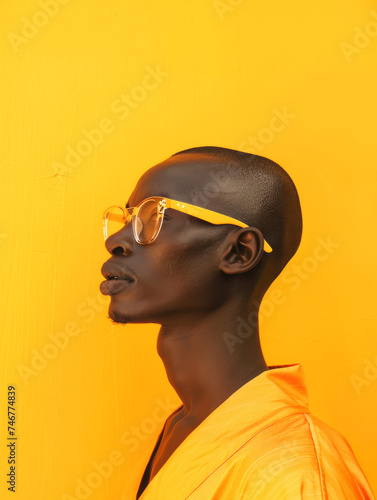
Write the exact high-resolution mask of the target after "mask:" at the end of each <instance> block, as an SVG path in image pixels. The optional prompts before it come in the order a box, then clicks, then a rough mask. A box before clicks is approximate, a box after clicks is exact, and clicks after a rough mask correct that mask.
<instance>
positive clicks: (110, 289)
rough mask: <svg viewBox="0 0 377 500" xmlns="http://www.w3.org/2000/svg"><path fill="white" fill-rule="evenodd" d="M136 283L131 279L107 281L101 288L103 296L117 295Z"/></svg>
mask: <svg viewBox="0 0 377 500" xmlns="http://www.w3.org/2000/svg"><path fill="white" fill-rule="evenodd" d="M133 283H135V282H134V281H133V280H132V281H131V280H129V279H107V280H106V281H102V283H101V284H100V286H99V288H100V291H101V293H102V294H103V295H115V294H116V293H119V292H121V291H123V290H124V289H125V288H127V287H129V286H130V285H132V284H133Z"/></svg>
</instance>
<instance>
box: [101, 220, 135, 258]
mask: <svg viewBox="0 0 377 500" xmlns="http://www.w3.org/2000/svg"><path fill="white" fill-rule="evenodd" d="M135 244H137V243H136V241H135V238H134V237H133V234H132V228H131V224H127V225H126V226H124V227H122V229H121V230H120V231H117V232H116V233H114V234H111V235H110V236H109V237H108V238H107V239H106V240H105V247H106V250H107V251H108V252H109V253H110V254H111V255H130V254H132V253H133V251H134V246H135Z"/></svg>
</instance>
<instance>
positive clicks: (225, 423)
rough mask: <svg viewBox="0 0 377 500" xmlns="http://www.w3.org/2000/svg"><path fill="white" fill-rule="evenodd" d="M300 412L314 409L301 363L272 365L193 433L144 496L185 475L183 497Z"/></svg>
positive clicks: (178, 484) (219, 407)
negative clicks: (254, 440) (250, 442)
mask: <svg viewBox="0 0 377 500" xmlns="http://www.w3.org/2000/svg"><path fill="white" fill-rule="evenodd" d="M181 406H182V405H181ZM179 408H180V407H179ZM179 408H177V410H178V409H179ZM177 410H175V411H177ZM297 413H310V410H309V408H308V393H307V388H306V381H305V376H304V372H303V368H302V366H301V364H300V363H296V364H291V365H272V366H268V370H265V371H263V372H262V373H260V374H259V375H257V376H256V377H254V378H253V379H251V380H249V381H248V382H246V383H245V384H244V385H243V386H241V387H240V388H239V389H237V391H235V392H234V393H233V394H231V396H229V397H228V398H227V399H226V400H225V401H224V402H223V403H221V404H220V405H219V406H218V407H217V408H216V409H215V410H214V411H213V412H212V413H210V414H209V415H208V416H207V417H206V418H205V419H204V420H203V421H202V422H201V423H200V424H199V425H198V427H196V428H195V429H194V430H193V431H192V432H191V434H189V435H188V436H187V438H186V439H185V440H184V441H183V442H182V443H181V444H180V446H178V448H177V449H176V450H175V451H174V453H173V454H172V455H171V456H170V457H169V459H168V460H167V461H166V463H165V464H164V466H163V467H162V468H161V469H160V470H159V471H158V472H157V474H156V475H155V476H154V477H153V478H152V481H151V482H150V483H149V485H148V486H147V488H146V489H145V491H144V493H143V495H142V496H141V498H140V500H143V499H144V498H146V499H147V498H148V499H149V498H157V496H153V495H154V494H156V495H157V493H158V492H159V491H160V489H159V488H160V487H161V486H162V485H163V484H164V482H165V481H168V483H169V484H170V483H171V478H172V477H175V478H179V477H180V478H181V479H182V481H181V480H180V481H177V494H178V496H179V494H182V489H181V488H182V487H183V485H184V490H185V492H188V491H190V488H194V487H195V485H196V484H197V483H198V481H199V482H200V480H204V479H205V478H206V477H207V476H208V475H209V474H211V472H212V471H213V470H214V469H216V467H218V466H220V465H221V464H222V463H223V462H224V461H225V460H227V458H229V456H230V455H232V454H233V453H235V452H236V451H237V450H238V449H239V448H240V447H242V446H243V445H244V444H245V443H246V442H247V441H248V440H250V439H252V437H253V436H255V435H256V434H257V433H258V432H260V431H261V430H262V429H264V428H265V427H268V426H269V425H271V424H272V423H274V422H276V421H277V420H280V419H282V418H285V417H288V416H290V415H293V414H297ZM187 464H190V466H189V469H190V470H193V468H196V467H197V468H198V470H200V473H199V476H200V477H198V475H197V474H195V475H192V474H187ZM169 478H170V480H169ZM192 481H194V483H191V482H192ZM144 494H145V496H144ZM150 495H151V496H150Z"/></svg>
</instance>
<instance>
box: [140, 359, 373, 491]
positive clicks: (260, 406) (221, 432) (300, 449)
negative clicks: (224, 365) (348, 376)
mask: <svg viewBox="0 0 377 500" xmlns="http://www.w3.org/2000/svg"><path fill="white" fill-rule="evenodd" d="M269 368H270V369H269V370H266V371H264V372H262V373H261V374H259V375H258V376H257V377H255V378H253V379H252V380H250V381H249V382H247V383H246V384H244V385H243V386H242V387H240V388H239V389H238V390H237V391H236V392H234V393H233V394H232V395H231V396H230V397H229V398H228V399H226V400H225V401H224V402H223V403H222V404H221V405H220V406H218V407H217V408H216V409H215V410H214V411H213V412H212V413H211V414H210V415H208V417H207V418H206V419H205V420H203V422H201V423H200V425H199V426H198V427H197V428H196V429H194V431H193V432H191V434H190V435H189V436H188V437H187V438H186V439H185V440H184V441H183V442H182V443H181V444H180V446H179V447H178V448H177V449H176V450H175V451H174V453H173V454H172V455H171V456H170V457H169V459H168V460H167V461H166V463H165V464H164V465H163V467H161V469H160V470H159V471H158V473H157V474H156V475H155V476H154V477H153V479H152V481H151V482H150V483H149V484H148V486H147V487H146V489H145V490H144V492H143V494H142V495H141V497H140V500H184V499H190V500H225V499H226V500H241V499H242V500H246V499H247V500H250V499H252V500H294V499H313V500H314V499H318V500H319V499H321V500H325V499H326V500H327V499H329V500H375V496H374V495H373V492H372V490H371V487H370V485H369V483H368V481H367V479H366V477H365V475H364V473H363V471H362V469H361V467H360V465H359V463H358V461H357V459H356V457H355V455H354V454H353V451H352V449H351V447H350V445H349V444H348V442H347V440H346V439H345V437H344V436H343V435H342V434H341V433H340V432H339V431H337V430H335V429H333V428H332V427H330V426H328V425H327V424H325V423H324V422H322V421H321V420H319V419H318V418H316V417H314V416H313V415H312V414H311V413H310V410H309V408H308V394H307V388H306V383H305V378H304V372H303V369H302V366H301V365H300V364H299V363H297V364H293V365H281V366H276V367H272V366H270V367H269ZM145 465H146V464H145ZM140 479H141V478H140ZM134 498H136V491H135V496H134V497H133V499H134ZM133 499H132V500H133Z"/></svg>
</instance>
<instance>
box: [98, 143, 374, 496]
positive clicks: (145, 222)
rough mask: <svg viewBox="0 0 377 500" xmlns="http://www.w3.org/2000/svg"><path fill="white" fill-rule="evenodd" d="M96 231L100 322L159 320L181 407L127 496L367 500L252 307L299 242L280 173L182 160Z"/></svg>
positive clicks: (194, 152)
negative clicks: (268, 357)
mask: <svg viewBox="0 0 377 500" xmlns="http://www.w3.org/2000/svg"><path fill="white" fill-rule="evenodd" d="M104 233H105V245H106V248H107V250H108V252H109V253H110V254H111V257H110V258H109V260H108V261H107V262H105V263H104V265H103V266H102V274H103V276H104V277H105V279H106V280H105V281H104V282H103V283H101V292H102V293H103V294H106V295H110V296H111V302H110V306H109V317H110V318H111V319H112V320H113V321H114V322H115V323H123V324H125V323H157V324H160V325H161V328H160V330H159V334H158V339H157V351H158V354H159V356H160V357H161V359H162V361H163V363H164V366H165V369H166V374H167V377H168V380H169V382H170V383H171V385H172V386H173V388H174V389H175V391H176V392H177V394H178V396H179V398H180V399H181V401H182V405H181V406H180V407H179V408H177V409H176V411H174V412H173V413H172V414H171V415H170V416H169V417H168V418H167V420H166V422H165V425H164V426H163V429H162V431H161V433H160V436H159V438H158V440H157V443H156V445H155V448H154V450H153V453H152V455H151V457H150V460H149V463H148V464H146V468H145V471H144V474H143V476H142V477H141V478H140V487H139V491H138V492H137V496H136V498H140V499H141V500H152V499H153V500H157V499H161V500H163V499H166V500H170V499H174V500H181V499H182V500H183V499H186V498H190V500H191V499H192V500H198V499H205V500H211V499H249V498H250V499H251V498H253V499H256V500H262V499H263V500H266V499H267V500H268V499H271V500H272V499H276V500H277V499H279V500H280V499H296V498H298V499H299V498H313V499H314V498H318V499H341V500H342V499H344V500H345V499H347V500H348V499H360V500H361V499H374V498H375V497H374V495H373V492H372V490H371V488H370V485H369V483H368V481H367V479H366V477H365V475H364V473H363V471H362V469H361V467H360V465H359V464H358V462H357V459H356V457H355V456H354V454H353V452H352V449H351V447H350V445H349V444H348V442H347V441H346V439H345V438H344V437H343V436H342V434H341V433H340V432H338V431H336V430H335V429H333V428H331V427H329V426H328V425H326V424H325V423H324V422H322V421H321V420H319V419H317V418H316V417H314V416H313V415H312V414H311V412H310V410H309V408H308V396H307V391H306V384H305V378H304V373H303V369H302V367H301V365H300V364H299V363H297V364H292V365H278V366H268V365H267V363H266V361H265V359H264V357H263V353H262V349H261V343H260V338H259V330H258V312H259V306H260V304H261V301H262V299H263V296H264V294H265V293H266V291H267V290H268V288H269V287H270V285H271V283H272V282H273V281H274V280H275V279H276V277H277V276H278V275H279V274H280V273H281V271H282V270H283V268H284V267H285V266H286V264H287V262H289V260H290V259H291V258H292V257H293V255H294V254H295V253H296V251H297V249H298V247H299V244H300V241H301V235H302V215H301V207H300V200H299V196H298V194H297V190H296V187H295V185H294V183H293V181H292V179H291V178H290V177H289V175H288V174H287V173H286V172H285V171H284V170H283V169H282V168H281V167H280V166H279V165H277V164H276V163H275V162H273V161H271V160H269V159H267V158H264V157H261V156H257V155H251V154H248V153H243V152H240V151H235V150H231V149H226V148H219V147H199V148H192V149H188V150H184V151H181V152H179V153H176V154H175V155H173V156H171V157H170V158H168V159H167V160H165V161H163V162H162V163H159V164H157V165H156V166H154V167H152V168H150V169H149V170H147V171H146V172H145V173H144V174H143V175H142V176H141V178H140V179H139V181H138V182H137V185H136V187H135V189H134V190H133V192H132V193H131V195H130V197H129V200H128V202H127V204H126V207H118V206H112V207H110V208H109V209H107V210H105V212H104ZM240 318H241V319H243V320H244V321H246V322H248V323H249V324H251V325H252V331H251V333H250V331H248V332H246V333H245V332H244V331H242V330H240V322H239V319H240ZM135 494H136V492H135Z"/></svg>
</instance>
